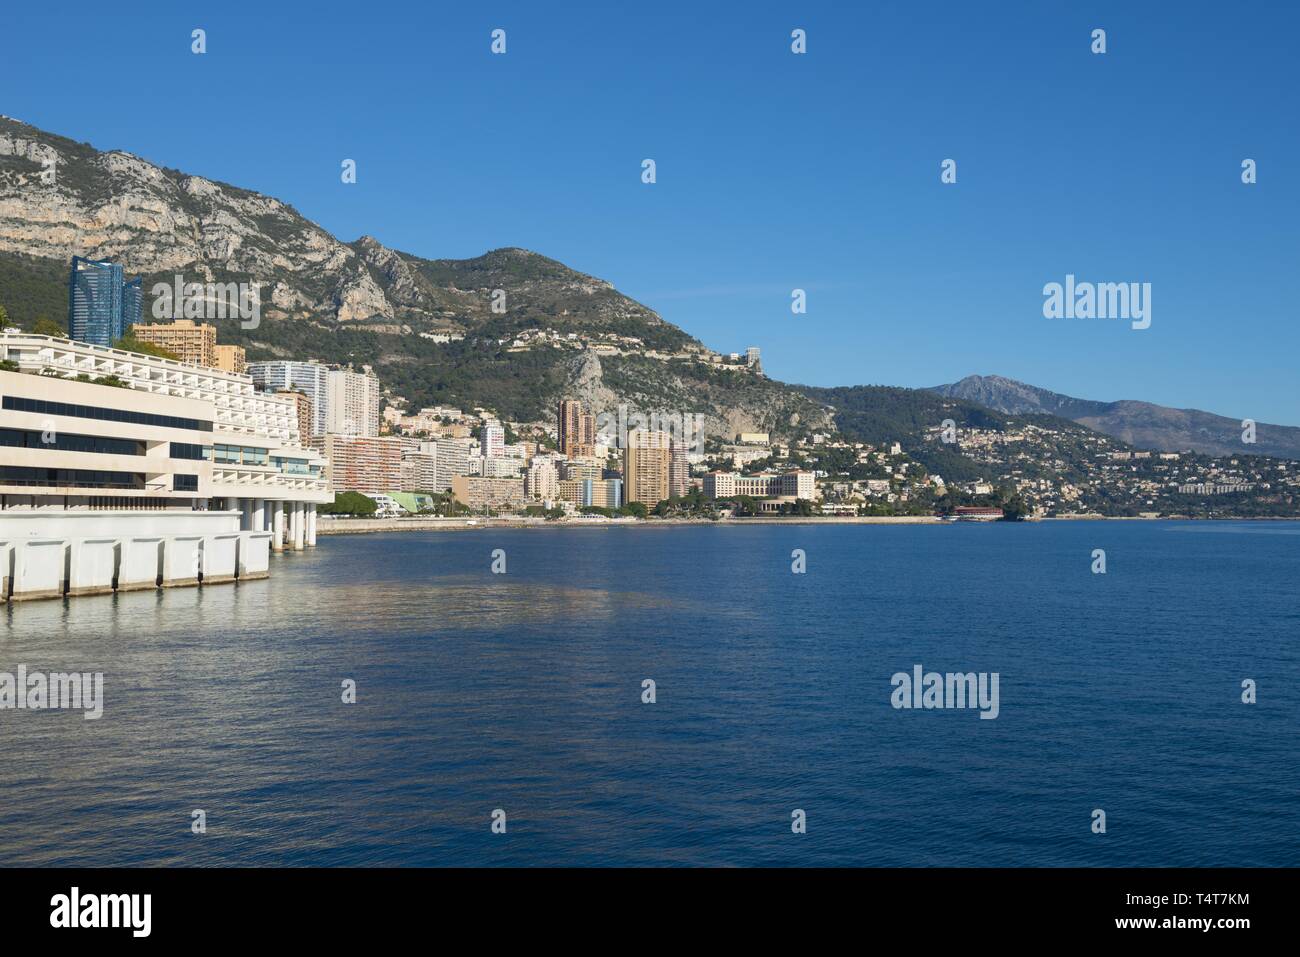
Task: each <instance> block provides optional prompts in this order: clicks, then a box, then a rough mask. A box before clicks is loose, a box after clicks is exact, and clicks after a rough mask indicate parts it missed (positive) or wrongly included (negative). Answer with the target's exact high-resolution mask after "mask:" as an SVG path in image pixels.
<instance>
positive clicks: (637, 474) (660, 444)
mask: <svg viewBox="0 0 1300 957" xmlns="http://www.w3.org/2000/svg"><path fill="white" fill-rule="evenodd" d="M623 481H624V488H625V493H626V494H625V498H626V499H627V501H629V502H641V503H643V504H645V505H651V506H653V505H657V504H658V503H659V502H661V501H663V500H664V499H666V498H669V497H671V495H672V437H671V436H670V435H669V434H668V433H667V432H659V431H650V430H648V429H633V430H632V431H631V432H629V433H628V434H627V448H626V449H624V450H623Z"/></svg>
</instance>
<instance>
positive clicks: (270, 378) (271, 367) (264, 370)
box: [248, 360, 330, 442]
mask: <svg viewBox="0 0 1300 957" xmlns="http://www.w3.org/2000/svg"><path fill="white" fill-rule="evenodd" d="M329 372H330V370H329V369H327V368H326V367H325V366H323V365H321V364H320V363H318V362H293V361H285V360H274V361H271V362H250V363H248V375H249V377H250V378H251V379H252V380H253V385H254V386H255V387H256V388H257V389H258V390H260V391H262V392H287V391H289V390H292V389H296V390H298V391H299V392H301V393H302V394H303V395H305V396H307V398H309V399H311V425H312V428H311V434H312V435H322V434H324V432H325V425H326V404H327V401H328V388H329ZM300 438H301V440H302V441H303V442H306V441H307V440H308V439H309V438H311V435H304V436H300Z"/></svg>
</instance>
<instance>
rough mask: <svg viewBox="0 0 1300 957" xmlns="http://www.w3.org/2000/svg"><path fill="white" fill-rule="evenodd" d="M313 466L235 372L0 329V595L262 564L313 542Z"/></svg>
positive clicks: (293, 435) (180, 578)
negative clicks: (269, 554)
mask: <svg viewBox="0 0 1300 957" xmlns="http://www.w3.org/2000/svg"><path fill="white" fill-rule="evenodd" d="M325 465H326V463H325V460H324V458H323V457H322V456H321V455H320V454H319V453H317V452H314V451H312V450H310V449H304V448H302V447H301V445H300V443H299V438H298V424H297V416H296V412H295V410H294V406H293V402H292V400H289V399H286V398H284V397H281V396H275V395H266V394H262V393H258V392H256V391H255V390H254V389H253V383H252V380H251V378H250V377H248V376H247V375H238V374H235V373H229V372H222V371H220V370H217V369H206V368H201V367H197V366H189V365H183V364H181V363H179V362H175V361H173V360H170V359H160V358H156V357H153V356H146V355H141V354H139V353H132V352H125V351H123V350H120V349H112V348H107V347H104V346H95V345H89V344H87V343H82V342H74V341H71V340H67V339H59V338H53V337H49V336H37V335H30V334H27V333H21V332H20V333H0V579H2V580H0V600H2V599H4V598H11V597H12V598H23V597H43V596H44V595H46V594H49V595H56V594H65V593H67V594H81V593H85V592H87V591H103V590H111V589H112V588H116V587H151V586H150V585H147V584H145V583H146V582H152V581H154V579H155V578H156V579H157V584H164V585H166V584H194V583H197V582H198V581H200V580H202V581H208V582H211V581H221V580H233V579H234V578H236V577H239V570H240V569H241V568H243V569H244V571H245V573H246V577H249V576H251V577H257V576H258V574H265V570H266V565H265V559H264V558H259V557H258V556H257V554H256V553H257V552H258V551H259V550H260V551H261V552H265V551H268V550H270V551H280V550H282V549H289V550H294V549H302V548H307V547H310V546H312V545H314V544H315V540H316V507H317V506H318V505H320V504H322V503H325V502H329V501H332V499H333V494H332V493H331V492H330V491H329V489H328V486H327V483H326V479H325ZM42 543H43V544H42ZM38 546H39V547H38ZM38 555H39V558H38V557H36V556H38ZM151 556H152V557H151ZM241 556H242V557H241ZM150 567H152V568H153V570H154V572H156V575H152V576H151V573H150ZM191 572H192V574H191ZM50 576H53V577H54V578H55V579H57V581H56V582H53V583H52V582H51V581H50V580H44V581H42V582H41V584H42V587H39V588H38V587H36V584H35V582H36V580H37V579H42V578H43V579H49V578H50ZM121 583H125V585H123V584H121ZM28 586H31V587H28Z"/></svg>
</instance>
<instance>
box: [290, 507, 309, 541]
mask: <svg viewBox="0 0 1300 957" xmlns="http://www.w3.org/2000/svg"><path fill="white" fill-rule="evenodd" d="M293 516H294V518H293V547H294V550H295V551H299V552H300V551H302V549H303V546H305V545H306V544H307V503H306V502H294V503H293Z"/></svg>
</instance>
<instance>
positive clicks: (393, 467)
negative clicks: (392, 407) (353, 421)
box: [310, 433, 402, 492]
mask: <svg viewBox="0 0 1300 957" xmlns="http://www.w3.org/2000/svg"><path fill="white" fill-rule="evenodd" d="M310 445H311V447H312V448H314V449H316V450H317V451H319V452H321V453H322V454H323V455H324V456H325V458H326V459H328V460H329V465H328V467H327V468H326V476H327V477H328V479H329V487H330V488H331V489H333V490H334V491H336V492H345V491H351V492H387V491H390V490H393V489H400V488H401V487H402V440H401V439H398V438H392V437H388V436H384V437H379V436H365V435H338V434H335V433H327V434H325V435H318V436H315V437H314V438H312V440H311V442H310Z"/></svg>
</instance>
